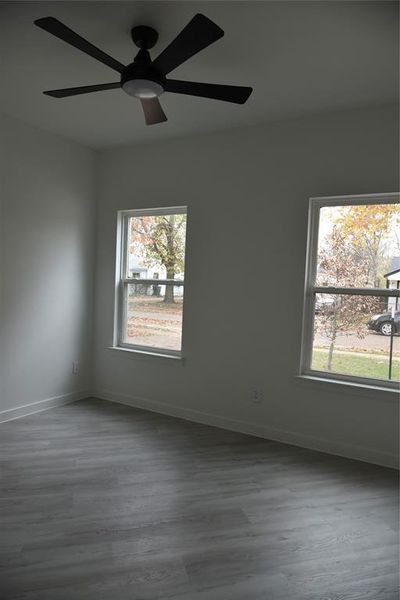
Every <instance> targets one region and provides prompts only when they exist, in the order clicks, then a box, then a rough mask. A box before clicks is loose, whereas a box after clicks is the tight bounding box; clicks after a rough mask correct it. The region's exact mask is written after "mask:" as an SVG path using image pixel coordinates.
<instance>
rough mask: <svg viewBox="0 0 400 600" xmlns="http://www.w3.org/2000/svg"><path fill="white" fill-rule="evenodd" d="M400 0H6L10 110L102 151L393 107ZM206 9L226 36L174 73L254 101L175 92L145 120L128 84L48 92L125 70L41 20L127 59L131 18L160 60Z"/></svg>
mask: <svg viewBox="0 0 400 600" xmlns="http://www.w3.org/2000/svg"><path fill="white" fill-rule="evenodd" d="M396 11H397V2H385V1H376V2H375V1H366V2H363V1H355V2H352V1H346V0H345V1H340V0H339V1H325V0H322V1H311V2H303V1H294V2H288V1H257V2H252V1H248V0H245V1H244V2H241V1H224V2H219V1H210V2H196V1H183V2H170V1H161V2H153V1H151V0H146V1H142V2H130V1H126V2H97V1H89V2H76V1H72V2H34V1H29V2H15V1H14V2H1V3H0V56H1V65H0V76H1V81H2V86H1V87H2V90H1V98H0V108H1V110H2V111H3V112H5V113H8V114H10V115H12V116H15V117H17V118H20V119H22V120H24V121H27V122H29V123H32V124H33V125H36V126H38V127H41V128H43V129H47V130H49V131H52V132H55V133H58V134H61V135H64V136H66V137H68V138H70V139H73V140H76V141H78V142H81V143H83V144H85V145H88V146H91V147H93V148H106V147H110V146H115V145H119V144H129V143H137V142H148V141H154V140H159V139H165V138H169V137H177V136H181V135H187V134H191V133H196V132H210V131H216V130H221V129H228V128H232V127H238V126H242V125H254V124H257V123H261V122H266V121H269V120H279V119H284V118H290V117H296V116H301V115H305V114H314V113H321V112H325V111H331V110H341V109H345V108H352V107H359V106H371V105H378V104H385V103H389V102H393V101H394V100H395V99H396V93H397V87H398V86H397V64H396V60H397V48H398V37H397V36H398V29H397V27H398V18H397V14H396ZM197 12H200V13H203V14H205V15H206V16H208V17H209V18H210V19H212V20H213V21H215V22H216V23H217V24H218V25H219V26H220V27H222V28H223V29H224V30H225V37H224V38H222V39H221V40H219V41H217V42H216V43H215V44H213V45H211V46H209V47H208V48H207V49H206V50H204V51H203V52H201V53H200V54H198V55H197V56H195V57H193V58H192V59H190V60H189V61H187V62H186V63H185V64H183V65H182V66H180V67H178V68H177V69H176V70H175V71H174V72H173V73H171V75H170V77H172V78H176V79H191V80H194V81H207V82H212V83H227V84H237V85H250V86H253V87H254V92H253V95H252V96H251V97H250V99H249V100H248V102H247V103H246V104H245V105H243V106H242V105H236V104H229V103H225V102H218V101H215V100H214V101H213V100H205V99H201V98H192V97H189V96H180V95H177V94H165V95H163V96H162V97H161V102H162V105H163V107H164V110H165V112H166V114H167V116H168V119H169V120H168V122H167V123H163V124H160V125H154V126H152V127H146V126H145V124H144V120H143V115H142V111H141V107H140V105H139V103H138V101H137V100H136V99H134V98H130V97H129V96H127V95H126V94H125V93H124V92H123V91H122V90H109V91H105V92H100V93H95V94H88V95H85V96H77V97H73V98H65V99H54V98H50V97H47V96H44V95H43V94H42V93H41V92H42V90H48V89H55V88H63V87H72V86H78V85H89V84H95V83H105V82H110V81H117V80H118V73H116V72H115V71H113V70H112V69H109V68H108V67H106V66H104V65H103V64H101V63H98V62H97V61H95V60H94V59H92V58H91V57H89V56H87V55H85V54H83V53H81V52H79V51H77V50H76V49H74V48H72V47H70V46H68V44H66V43H64V42H62V41H61V40H59V39H57V38H55V37H53V36H51V35H50V34H48V33H46V32H45V31H42V30H41V29H39V28H37V27H35V26H33V21H34V20H35V19H37V18H40V17H45V16H54V17H57V18H58V19H60V20H61V21H63V22H64V23H65V24H66V25H68V26H69V27H71V28H72V29H74V30H75V31H76V32H77V33H79V34H81V35H82V36H84V37H86V38H87V39H88V40H89V41H91V42H92V43H94V44H95V45H96V46H98V47H100V48H101V49H103V50H104V51H105V52H107V53H109V54H111V55H112V56H114V57H115V58H116V59H118V60H119V61H121V62H123V63H128V62H131V61H132V59H133V57H134V55H135V53H136V50H135V48H136V47H135V46H134V45H133V43H132V41H131V38H130V29H131V27H132V26H133V25H138V24H146V25H151V26H153V27H155V28H156V29H157V30H158V31H159V34H160V37H159V42H158V44H157V46H156V47H155V49H154V50H153V54H152V56H153V57H155V56H156V55H157V54H158V53H159V52H160V51H161V49H162V48H164V47H165V45H167V44H168V43H169V41H171V40H172V39H173V37H175V35H176V34H177V33H178V32H179V31H180V30H181V29H182V28H183V27H184V26H185V25H186V23H187V22H188V21H189V20H190V19H191V18H192V17H193V15H194V14H195V13H197Z"/></svg>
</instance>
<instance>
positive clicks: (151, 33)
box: [131, 25, 158, 50]
mask: <svg viewBox="0 0 400 600" xmlns="http://www.w3.org/2000/svg"><path fill="white" fill-rule="evenodd" d="M131 36H132V40H133V43H134V44H135V46H137V47H138V48H143V49H144V50H150V48H153V46H155V45H156V43H157V40H158V32H157V31H156V30H155V29H153V27H148V26H147V25H136V27H132V29H131Z"/></svg>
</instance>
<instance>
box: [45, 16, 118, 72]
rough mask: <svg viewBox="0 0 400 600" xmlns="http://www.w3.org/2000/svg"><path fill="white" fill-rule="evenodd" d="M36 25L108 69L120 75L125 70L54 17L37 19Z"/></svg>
mask: <svg viewBox="0 0 400 600" xmlns="http://www.w3.org/2000/svg"><path fill="white" fill-rule="evenodd" d="M34 24H35V25H37V26H38V27H40V28H41V29H44V30H45V31H47V32H48V33H51V34H52V35H55V36H56V37H58V38H60V40H63V41H64V42H67V44H71V46H74V47H75V48H77V49H78V50H81V51H82V52H85V53H86V54H89V56H92V57H93V58H95V59H96V60H99V61H100V62H102V63H104V64H105V65H107V67H111V68H112V69H114V70H115V71H118V72H119V73H122V71H123V70H124V68H125V67H124V65H123V64H122V63H120V62H119V61H118V60H115V58H112V57H111V56H109V55H108V54H106V53H105V52H103V51H102V50H99V48H96V46H93V44H91V43H90V42H88V41H87V40H85V39H84V38H83V37H81V36H80V35H78V34H77V33H75V31H72V29H70V28H69V27H67V26H66V25H63V23H61V22H60V21H59V20H58V19H55V18H54V17H43V18H42V19H37V21H34Z"/></svg>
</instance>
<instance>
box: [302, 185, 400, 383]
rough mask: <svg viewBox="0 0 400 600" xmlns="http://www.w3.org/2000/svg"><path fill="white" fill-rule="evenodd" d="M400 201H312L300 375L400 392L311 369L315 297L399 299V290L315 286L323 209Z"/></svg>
mask: <svg viewBox="0 0 400 600" xmlns="http://www.w3.org/2000/svg"><path fill="white" fill-rule="evenodd" d="M396 202H400V194H399V193H398V192H393V193H390V194H365V195H355V196H354V195H353V196H325V197H313V198H310V199H309V212H308V239H307V255H306V273H305V286H304V305H303V306H304V309H303V321H302V344H301V359H300V375H301V376H303V377H304V376H305V377H312V378H317V379H321V380H328V381H339V382H343V383H351V384H356V385H360V386H363V387H365V386H369V387H378V388H388V389H389V390H393V389H394V390H398V389H399V383H398V382H396V381H390V380H382V379H374V378H372V377H359V376H356V375H344V374H340V373H330V372H327V371H318V370H316V369H312V368H311V361H312V350H313V336H314V319H315V310H314V303H315V295H316V294H318V293H325V294H350V295H363V296H381V297H389V296H390V297H393V296H395V297H400V290H396V289H386V288H355V287H354V288H346V287H332V286H316V285H315V280H316V273H317V260H318V232H319V216H320V210H321V208H323V207H325V206H347V205H350V206H354V205H368V204H394V203H396Z"/></svg>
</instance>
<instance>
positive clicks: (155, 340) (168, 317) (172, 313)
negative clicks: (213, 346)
mask: <svg viewBox="0 0 400 600" xmlns="http://www.w3.org/2000/svg"><path fill="white" fill-rule="evenodd" d="M126 287H127V293H126V295H125V302H126V304H127V306H126V324H125V331H124V332H123V341H124V342H125V343H127V344H134V345H138V346H148V347H150V348H160V349H165V350H177V351H180V350H181V346H182V341H181V337H182V309H183V285H180V286H177V285H158V284H157V282H154V284H143V283H137V284H136V283H135V284H127V286H126Z"/></svg>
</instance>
